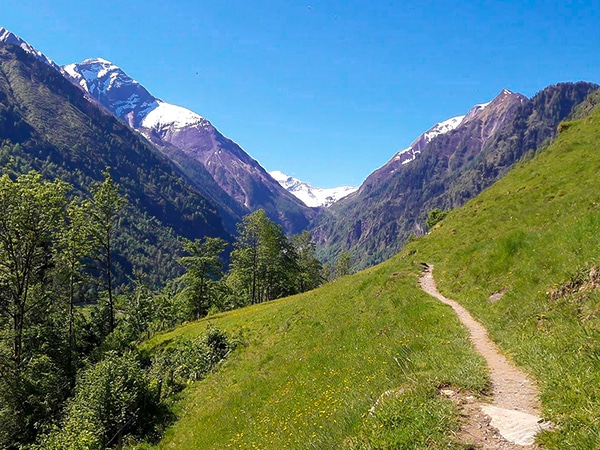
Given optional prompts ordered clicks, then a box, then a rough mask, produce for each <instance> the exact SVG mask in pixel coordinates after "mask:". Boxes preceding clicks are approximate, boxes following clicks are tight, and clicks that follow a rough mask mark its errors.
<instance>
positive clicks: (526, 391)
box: [419, 266, 551, 450]
mask: <svg viewBox="0 0 600 450" xmlns="http://www.w3.org/2000/svg"><path fill="white" fill-rule="evenodd" d="M419 282H420V284H421V288H422V289H423V290H424V291H425V292H427V293H428V294H430V295H432V296H433V297H435V298H437V299H438V300H440V301H441V302H442V303H445V304H447V305H449V306H451V307H452V309H453V310H454V312H455V313H456V314H457V315H458V318H459V319H460V321H461V322H462V323H463V324H464V325H465V326H466V327H467V328H468V329H469V332H470V333H471V341H472V342H473V345H474V346H475V349H476V350H477V352H478V353H480V354H481V355H482V356H483V357H484V358H485V360H486V362H487V365H488V366H489V368H490V378H491V381H492V387H493V394H494V395H493V401H492V403H491V404H490V403H480V402H477V401H476V400H475V399H474V398H473V397H466V398H465V399H460V403H461V407H462V414H463V416H465V424H464V426H463V429H462V430H461V435H460V436H459V438H460V439H461V440H465V441H467V442H471V443H474V444H475V445H477V446H478V448H482V449H490V450H491V449H507V450H510V449H522V448H523V447H525V446H527V447H529V449H534V448H536V446H535V445H534V440H535V435H536V434H537V432H538V431H540V430H541V429H546V428H549V427H550V426H551V424H550V423H548V422H543V421H542V419H541V418H540V417H539V404H538V401H537V397H538V391H537V387H536V386H535V384H534V383H533V382H532V381H531V380H530V379H529V378H528V377H527V375H525V373H523V372H522V371H521V370H519V369H518V368H517V367H515V366H514V365H512V364H511V363H510V362H509V361H508V360H507V359H506V357H505V356H504V355H502V354H501V353H500V352H499V351H498V348H497V347H496V345H495V344H494V343H493V342H492V341H491V340H490V338H489V337H488V334H487V331H486V329H485V328H484V327H483V326H482V325H481V324H480V323H479V322H477V321H476V320H475V319H473V317H472V316H471V314H469V312H468V311H467V310H466V309H465V308H463V307H462V306H461V305H459V304H458V303H457V302H455V301H454V300H450V299H448V298H446V297H444V296H443V295H442V294H440V292H439V291H438V290H437V287H436V284H435V280H434V278H433V266H428V267H427V270H426V271H425V273H424V274H423V276H422V277H421V278H420V279H419ZM442 392H444V393H445V394H446V395H448V396H450V397H452V396H457V395H458V394H457V393H454V392H453V391H452V390H449V391H442Z"/></svg>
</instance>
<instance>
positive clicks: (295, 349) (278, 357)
mask: <svg viewBox="0 0 600 450" xmlns="http://www.w3.org/2000/svg"><path fill="white" fill-rule="evenodd" d="M417 271H418V267H416V266H414V265H413V264H412V263H411V262H409V261H402V262H400V263H395V264H392V263H388V264H383V265H381V266H379V267H377V268H374V269H371V270H368V271H366V272H362V273H360V274H357V275H354V276H350V277H345V278H343V279H340V280H338V281H336V282H334V283H331V284H329V285H327V286H324V287H323V288H321V289H319V290H316V291H313V292H311V293H307V294H304V295H300V296H296V297H292V298H289V299H284V300H279V301H275V302H271V303H267V304H262V305H257V306H255V307H251V308H245V309H241V310H237V311H232V312H230V313H227V314H222V315H220V316H215V317H212V318H210V319H209V320H210V321H211V322H213V323H214V324H215V325H217V326H218V327H219V328H221V329H223V330H226V331H227V332H229V333H232V334H234V335H239V336H240V338H241V340H242V342H243V343H244V344H243V345H242V346H240V347H239V349H238V350H236V352H235V353H234V354H233V355H232V356H230V358H229V360H228V361H227V362H226V363H225V364H224V365H223V366H222V367H221V368H220V370H219V371H218V372H216V373H215V374H213V375H211V376H209V377H208V378H207V379H206V380H204V381H202V382H200V383H197V384H195V385H192V386H190V387H189V388H188V389H187V390H186V391H185V392H184V396H183V400H182V401H181V402H180V403H179V405H178V406H177V410H176V412H177V414H178V416H179V420H178V421H177V423H176V424H175V425H174V426H173V427H172V428H170V429H169V431H168V432H167V434H166V436H165V438H164V440H163V441H162V442H161V444H160V445H159V447H160V448H178V449H179V448H182V449H183V448H195V449H196V448H203V449H204V448H207V449H208V448H261V449H269V448H272V449H282V448H286V449H287V448H292V449H293V448H298V449H304V448H342V447H344V446H346V447H347V448H379V447H378V445H379V444H378V442H382V439H383V440H386V439H390V442H406V443H407V444H406V445H407V446H406V447H403V448H423V447H422V445H423V442H430V444H428V445H430V446H431V448H438V447H439V448H441V447H445V448H448V445H453V444H452V441H451V433H450V431H451V429H453V428H456V427H457V426H458V423H457V421H456V417H455V416H456V413H457V411H456V410H455V407H454V405H453V404H452V403H451V402H450V401H448V400H444V399H441V398H439V397H438V395H437V391H436V388H437V387H438V386H440V385H446V384H452V385H454V386H456V387H458V388H460V389H464V390H471V391H473V392H479V391H482V390H484V389H485V388H486V387H487V376H486V372H485V370H484V367H483V363H482V360H481V359H480V358H479V357H478V356H477V355H475V354H474V353H473V352H472V350H471V345H470V342H469V340H468V338H467V334H466V331H465V330H464V329H463V328H462V327H461V326H460V325H459V323H458V321H457V319H456V318H455V317H454V315H453V314H452V312H451V311H450V310H449V309H448V308H447V307H445V306H443V305H441V304H439V303H437V301H436V300H434V299H432V298H430V297H428V296H427V295H426V294H424V293H423V292H422V291H421V290H420V289H419V288H418V284H417V274H418V272H417ZM205 327H206V321H201V322H198V323H194V324H190V325H188V326H185V327H182V328H179V329H177V330H175V331H174V332H172V333H168V334H165V335H162V336H159V337H156V338H154V339H153V340H152V341H150V342H149V343H147V344H146V346H145V348H146V349H149V348H151V347H153V346H157V345H165V344H166V345H168V342H169V341H170V340H171V339H174V338H175V337H176V336H184V335H185V336H193V335H197V334H198V333H200V332H202V330H204V328H205ZM400 388H402V389H404V391H403V392H404V393H403V395H402V398H401V399H400V398H394V399H393V400H389V401H383V402H381V406H380V408H377V410H376V411H375V413H374V414H373V415H369V414H368V412H369V410H370V409H371V407H372V406H373V405H374V404H375V403H376V402H377V400H378V399H379V397H380V396H381V395H382V394H383V393H384V392H386V391H389V390H395V389H400ZM404 402H406V403H404ZM419 404H422V405H423V406H424V407H423V408H422V409H421V412H420V413H419V414H416V415H415V414H414V413H415V412H416V411H417V410H419V408H414V406H415V405H419ZM406 405H413V408H412V409H410V410H406ZM410 411H412V413H411V412H410ZM424 416H427V417H431V421H430V422H427V421H426V422H423V421H422V419H423V417H424ZM401 417H405V418H406V420H404V419H403V420H399V418H401ZM382 433H383V434H382ZM382 436H383V437H382Z"/></svg>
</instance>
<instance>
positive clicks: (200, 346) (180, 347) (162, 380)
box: [151, 325, 235, 398]
mask: <svg viewBox="0 0 600 450" xmlns="http://www.w3.org/2000/svg"><path fill="white" fill-rule="evenodd" d="M234 347H235V344H234V343H233V342H231V341H230V340H229V338H228V337H227V334H226V333H225V332H223V331H221V330H219V329H218V328H216V327H213V326H211V325H209V326H208V327H207V330H206V332H205V333H204V334H202V335H200V336H199V337H197V338H195V339H186V340H183V341H180V342H179V343H178V344H177V345H176V346H174V347H169V348H166V349H165V350H164V351H163V352H162V353H160V354H158V355H157V356H155V357H154V360H153V362H152V368H151V373H152V377H153V378H154V379H155V380H157V384H158V385H159V386H161V390H162V393H161V397H163V398H164V397H166V396H168V395H170V394H171V393H173V392H176V391H178V390H179V389H181V388H182V387H183V386H185V384H187V383H190V382H193V381H198V380H201V379H202V378H204V377H205V376H206V375H207V374H208V373H209V372H210V371H211V370H212V369H213V368H214V367H215V366H216V365H217V364H218V363H219V362H220V361H221V360H223V359H224V358H225V357H227V355H228V354H229V353H230V352H231V350H233V348H234Z"/></svg>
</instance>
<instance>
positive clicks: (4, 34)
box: [0, 27, 61, 71]
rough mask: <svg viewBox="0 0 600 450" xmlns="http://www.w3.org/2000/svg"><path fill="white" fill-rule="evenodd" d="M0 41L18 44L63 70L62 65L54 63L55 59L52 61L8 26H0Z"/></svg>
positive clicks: (41, 59)
mask: <svg viewBox="0 0 600 450" xmlns="http://www.w3.org/2000/svg"><path fill="white" fill-rule="evenodd" d="M0 42H5V43H7V44H13V45H17V46H19V47H21V48H22V49H23V50H24V51H26V52H27V53H29V54H31V55H33V56H35V57H36V58H37V59H39V60H40V61H42V62H44V63H46V64H48V65H49V66H52V67H54V68H55V69H56V70H58V71H61V68H60V66H58V65H57V64H56V63H54V61H52V60H51V59H50V58H48V57H47V56H46V55H44V54H43V53H42V52H40V51H39V50H37V49H36V48H34V47H33V46H32V45H30V44H29V43H28V42H26V41H24V40H23V39H21V38H20V37H19V36H17V35H16V34H14V33H12V32H10V31H9V30H7V29H6V28H3V27H0Z"/></svg>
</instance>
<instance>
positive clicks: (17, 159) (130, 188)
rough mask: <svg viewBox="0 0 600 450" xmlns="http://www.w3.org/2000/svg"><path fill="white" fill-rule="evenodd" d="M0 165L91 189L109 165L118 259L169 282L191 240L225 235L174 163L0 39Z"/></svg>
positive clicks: (53, 73)
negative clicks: (123, 210) (123, 199)
mask: <svg viewBox="0 0 600 450" xmlns="http://www.w3.org/2000/svg"><path fill="white" fill-rule="evenodd" d="M0 146H1V152H0V164H1V167H2V168H3V170H5V171H7V170H8V171H10V170H16V171H25V170H29V169H36V170H38V171H40V172H41V173H42V174H44V175H45V176H46V177H49V178H54V177H60V178H63V179H65V180H67V181H69V182H70V183H71V184H73V186H74V187H75V188H76V190H78V191H80V192H83V193H86V192H88V190H89V187H90V185H91V184H92V182H93V181H97V180H100V179H101V177H102V175H101V172H102V170H104V168H105V167H106V166H109V167H110V168H111V173H112V175H113V178H114V179H115V181H116V182H118V183H119V184H120V185H121V186H122V189H123V191H124V194H126V195H127V197H128V200H129V205H130V211H129V213H128V215H127V217H126V218H125V219H124V225H128V226H127V233H126V234H125V235H123V236H122V238H121V242H120V243H119V245H120V252H119V253H120V254H121V255H124V258H123V259H122V260H121V261H120V263H121V264H122V265H123V266H124V269H125V271H126V272H127V271H129V272H130V271H131V268H132V266H134V265H135V266H137V267H138V268H140V269H141V270H145V271H147V272H150V270H151V269H152V275H155V278H156V281H159V280H163V281H164V280H165V279H166V278H168V277H169V276H173V275H174V274H175V273H176V272H177V271H178V268H177V264H176V262H175V258H176V255H177V252H178V246H179V244H178V243H177V241H176V238H175V234H176V235H181V236H186V237H188V238H196V237H202V236H205V235H209V236H221V237H224V238H228V233H227V232H226V231H225V230H224V228H223V224H222V221H221V218H220V216H219V215H218V213H217V211H216V208H215V206H214V205H213V204H211V203H210V202H209V201H208V200H206V199H205V198H203V197H202V196H201V195H199V194H198V192H197V191H196V190H194V189H193V188H192V187H191V186H190V185H189V184H187V183H186V182H185V181H184V180H183V178H182V177H181V176H180V175H179V173H178V172H177V170H176V169H175V168H174V166H173V164H172V163H171V162H170V161H169V160H168V159H167V158H166V157H165V156H163V155H162V154H161V153H160V152H159V151H158V150H156V149H155V148H153V147H152V146H150V145H148V144H147V143H146V142H145V141H144V140H143V139H140V137H139V136H137V135H136V133H134V132H133V131H131V130H130V129H129V128H128V127H127V126H126V125H124V124H123V123H121V122H120V121H118V120H117V119H116V118H114V117H113V116H112V115H110V114H108V113H106V112H104V111H102V110H100V109H99V108H98V106H97V105H96V104H94V103H91V102H90V101H88V100H87V99H86V98H85V97H84V93H83V92H82V91H81V90H80V89H78V88H77V87H75V86H73V84H72V83H70V82H69V81H68V80H67V79H66V78H65V77H64V76H63V75H62V74H61V73H60V72H59V71H57V70H56V69H54V68H53V67H52V66H50V65H47V64H46V63H45V62H42V61H40V60H39V58H37V57H35V55H32V54H30V53H29V52H26V51H23V50H22V49H21V47H20V46H16V45H12V44H5V43H0Z"/></svg>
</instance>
